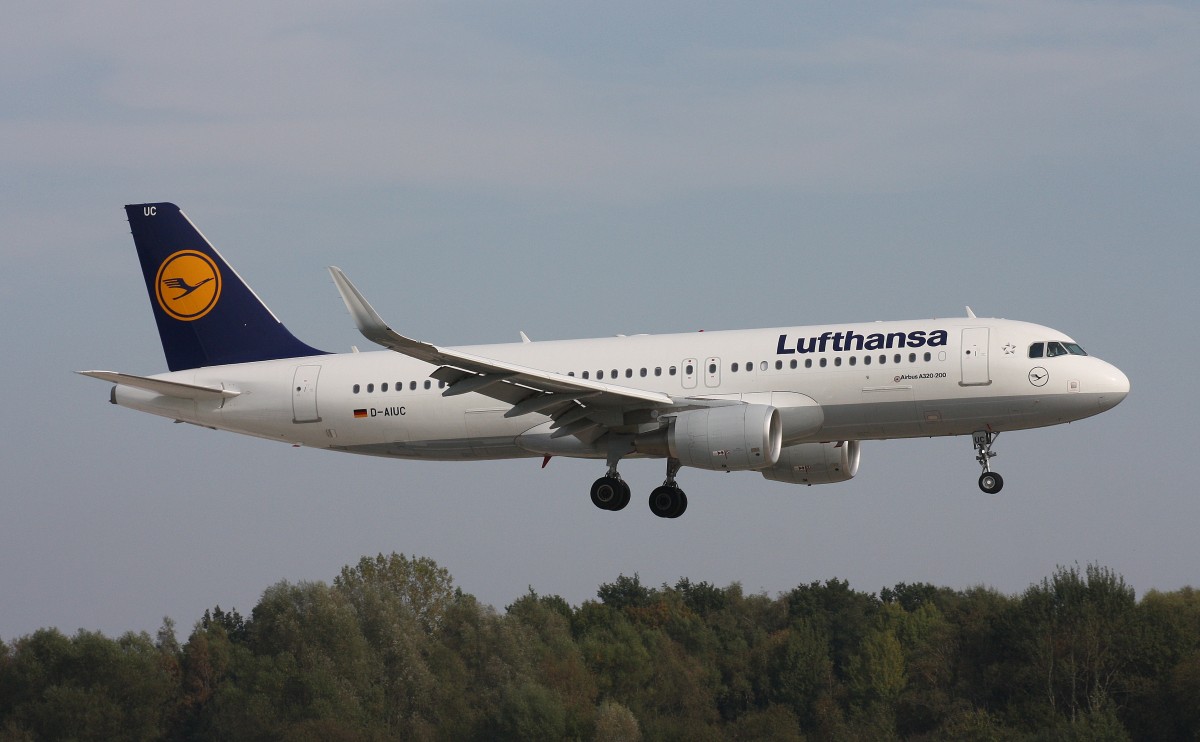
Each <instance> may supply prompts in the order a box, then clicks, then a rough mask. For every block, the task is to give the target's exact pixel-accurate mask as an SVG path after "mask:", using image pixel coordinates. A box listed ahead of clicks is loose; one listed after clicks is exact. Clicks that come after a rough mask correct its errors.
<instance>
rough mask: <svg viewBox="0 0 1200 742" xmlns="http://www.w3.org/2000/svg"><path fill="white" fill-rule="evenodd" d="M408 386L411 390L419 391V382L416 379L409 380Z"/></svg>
mask: <svg viewBox="0 0 1200 742" xmlns="http://www.w3.org/2000/svg"><path fill="white" fill-rule="evenodd" d="M408 388H409V390H410V391H414V392H415V391H417V382H415V381H410V382H408Z"/></svg>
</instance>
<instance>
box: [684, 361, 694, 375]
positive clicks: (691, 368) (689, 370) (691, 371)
mask: <svg viewBox="0 0 1200 742" xmlns="http://www.w3.org/2000/svg"><path fill="white" fill-rule="evenodd" d="M683 372H684V373H685V374H687V375H688V376H691V375H692V374H694V373H696V368H695V366H693V365H692V364H690V363H689V364H688V365H687V368H685V369H684V370H683Z"/></svg>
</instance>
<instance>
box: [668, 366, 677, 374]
mask: <svg viewBox="0 0 1200 742" xmlns="http://www.w3.org/2000/svg"><path fill="white" fill-rule="evenodd" d="M667 373H669V374H671V376H674V375H675V367H674V366H672V367H671V368H670V369H669V370H668V371H667Z"/></svg>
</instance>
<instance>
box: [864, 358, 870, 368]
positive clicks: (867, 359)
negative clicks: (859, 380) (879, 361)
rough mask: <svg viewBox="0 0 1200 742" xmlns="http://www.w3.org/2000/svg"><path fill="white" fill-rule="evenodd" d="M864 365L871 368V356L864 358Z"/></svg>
mask: <svg viewBox="0 0 1200 742" xmlns="http://www.w3.org/2000/svg"><path fill="white" fill-rule="evenodd" d="M863 364H864V365H867V366H870V365H871V356H863Z"/></svg>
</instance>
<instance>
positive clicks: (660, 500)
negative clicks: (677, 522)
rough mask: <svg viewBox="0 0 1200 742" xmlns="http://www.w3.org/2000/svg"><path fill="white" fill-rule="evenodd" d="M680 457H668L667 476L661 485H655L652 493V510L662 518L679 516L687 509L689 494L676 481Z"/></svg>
mask: <svg viewBox="0 0 1200 742" xmlns="http://www.w3.org/2000/svg"><path fill="white" fill-rule="evenodd" d="M680 466H681V464H680V463H679V459H674V458H670V457H668V458H667V478H666V479H665V480H663V483H662V486H661V487H655V488H654V491H653V492H651V493H650V512H652V513H654V514H655V515H657V516H658V517H660V518H678V517H679V516H681V515H683V511H685V510H687V495H685V494H683V490H681V489H679V485H678V484H676V483H675V474H676V473H678V472H679V467H680Z"/></svg>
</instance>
